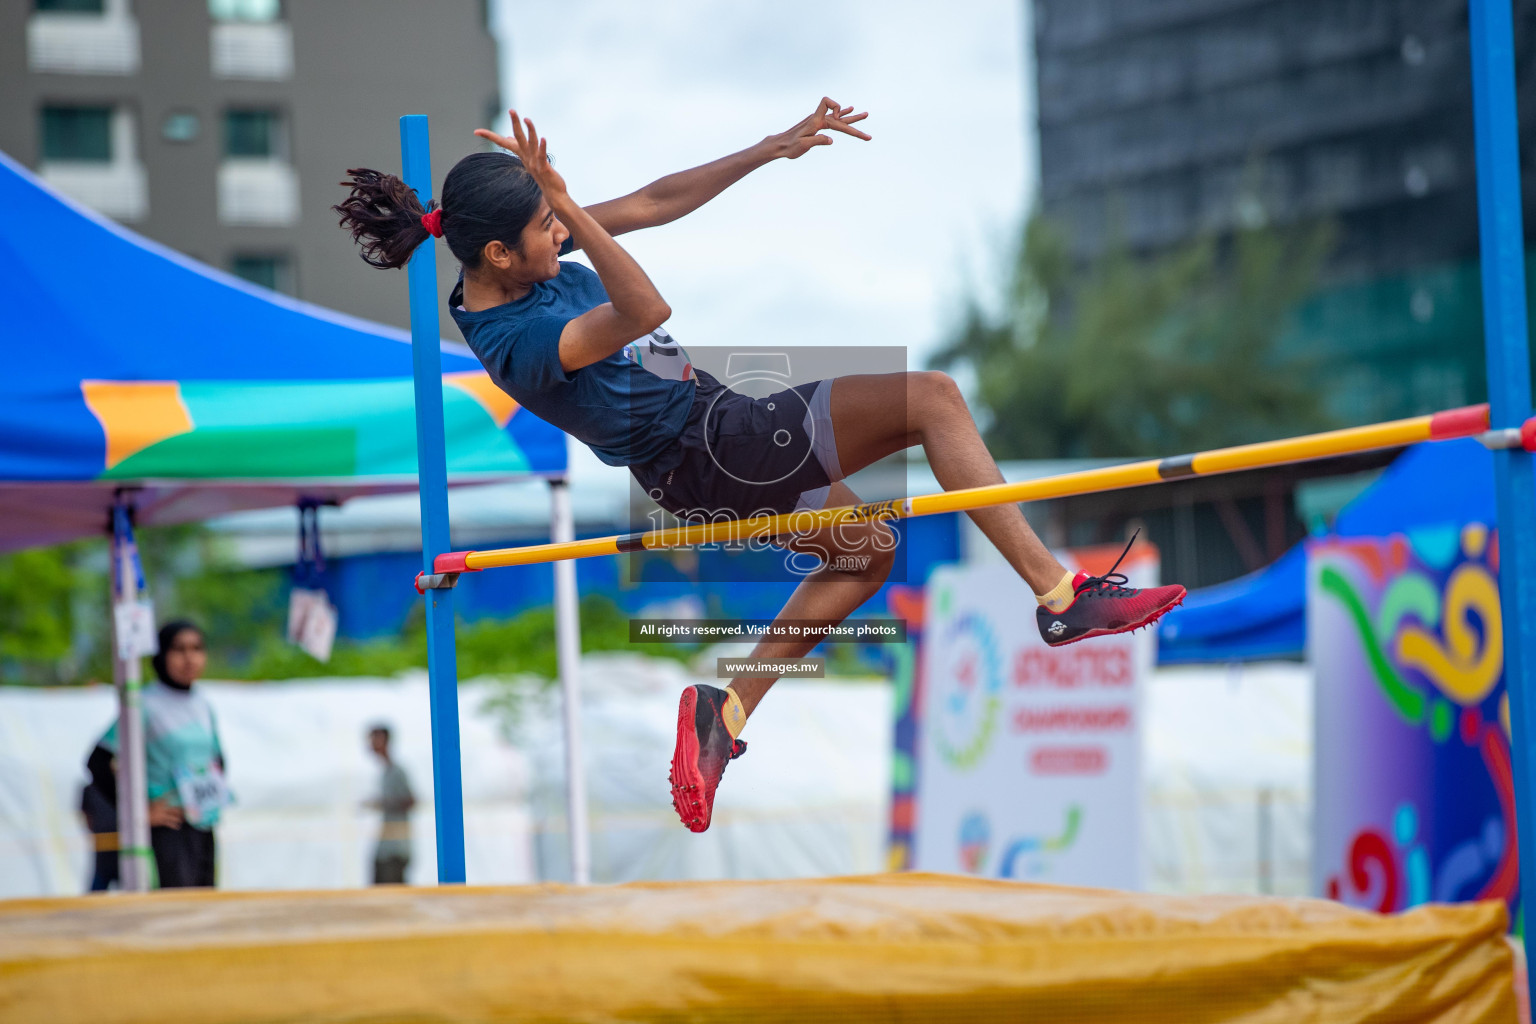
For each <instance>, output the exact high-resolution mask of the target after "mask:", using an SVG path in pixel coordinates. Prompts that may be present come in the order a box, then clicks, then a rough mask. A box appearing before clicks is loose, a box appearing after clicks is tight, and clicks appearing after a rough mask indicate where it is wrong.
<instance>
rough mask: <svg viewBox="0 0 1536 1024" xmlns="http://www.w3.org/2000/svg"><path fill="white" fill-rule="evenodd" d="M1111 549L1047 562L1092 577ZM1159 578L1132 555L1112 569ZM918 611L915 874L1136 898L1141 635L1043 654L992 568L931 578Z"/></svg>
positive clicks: (1145, 642)
mask: <svg viewBox="0 0 1536 1024" xmlns="http://www.w3.org/2000/svg"><path fill="white" fill-rule="evenodd" d="M1120 551H1121V549H1120V548H1119V547H1118V546H1117V547H1115V548H1112V549H1111V548H1082V549H1076V550H1073V551H1069V552H1064V553H1058V555H1057V557H1058V558H1060V559H1061V561H1062V563H1063V564H1064V565H1066V566H1067V567H1068V568H1070V569H1072V570H1073V571H1077V570H1079V569H1083V570H1086V571H1087V572H1090V573H1094V574H1099V573H1103V572H1106V571H1107V570H1108V569H1109V567H1110V565H1111V564H1112V563H1113V562H1114V560H1115V557H1116V556H1117V555H1119V554H1120ZM1158 568H1159V566H1158V556H1157V552H1156V549H1155V548H1153V546H1152V545H1150V544H1138V545H1136V547H1135V548H1133V549H1132V550H1131V552H1130V553H1129V554H1128V555H1126V557H1125V560H1124V561H1123V562H1122V563H1121V565H1120V567H1119V569H1118V571H1119V572H1123V573H1125V574H1126V576H1127V577H1128V578H1129V581H1130V585H1131V586H1134V587H1148V586H1156V585H1157V578H1158ZM925 605H926V614H925V616H924V618H925V622H924V628H923V652H922V658H923V669H922V684H921V685H920V687H919V693H918V698H917V699H918V702H919V709H920V710H919V717H918V740H917V754H918V756H917V764H916V772H917V786H916V797H917V799H916V801H915V803H916V825H915V829H914V837H913V838H914V842H913V867H914V868H915V869H916V870H919V871H948V872H965V873H969V874H975V875H982V876H986V877H991V878H1013V879H1020V880H1028V881H1037V882H1050V883H1056V884H1062V885H1092V886H1103V887H1108V888H1116V889H1139V888H1140V887H1141V883H1142V850H1141V794H1140V785H1141V698H1142V693H1143V690H1144V684H1145V681H1146V679H1147V677H1148V675H1149V673H1150V672H1151V668H1152V663H1153V659H1154V658H1155V656H1156V649H1155V637H1154V635H1153V632H1152V630H1150V629H1148V630H1142V631H1140V632H1138V633H1132V634H1120V635H1115V636H1105V637H1096V638H1094V639H1091V640H1082V641H1079V642H1077V643H1075V644H1068V645H1066V646H1064V647H1055V648H1053V647H1048V646H1047V645H1046V644H1045V642H1044V641H1043V640H1041V639H1040V632H1039V629H1038V627H1037V626H1036V623H1035V609H1036V607H1037V603H1036V601H1035V596H1034V594H1033V593H1031V592H1030V590H1029V588H1028V586H1026V585H1025V584H1024V582H1023V581H1022V580H1020V579H1019V577H1018V576H1017V574H1015V573H1014V572H1013V570H1012V569H1011V568H1010V567H1008V566H1007V565H1003V564H999V565H979V566H943V567H941V568H939V569H937V570H936V571H935V572H934V573H933V575H932V576H931V577H930V578H929V581H928V585H927V600H926V602H925Z"/></svg>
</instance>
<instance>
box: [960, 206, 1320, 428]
mask: <svg viewBox="0 0 1536 1024" xmlns="http://www.w3.org/2000/svg"><path fill="white" fill-rule="evenodd" d="M1332 239H1333V231H1332V228H1331V226H1330V225H1328V224H1312V225H1304V226H1298V227H1291V228H1275V227H1256V228H1249V229H1242V230H1239V231H1237V232H1235V233H1234V234H1233V235H1231V236H1230V237H1228V238H1225V239H1220V240H1218V239H1213V238H1202V239H1198V240H1196V241H1193V242H1190V243H1188V244H1185V245H1181V246H1178V247H1176V248H1174V249H1171V250H1168V251H1166V252H1163V253H1160V254H1158V255H1155V256H1152V257H1146V258H1140V257H1137V256H1135V255H1133V254H1132V253H1130V252H1129V251H1128V250H1127V249H1126V248H1125V247H1124V246H1123V245H1117V246H1114V247H1112V248H1111V249H1110V250H1109V252H1108V253H1107V254H1106V255H1105V256H1104V257H1103V258H1101V259H1100V260H1098V261H1096V262H1095V263H1094V264H1092V265H1091V266H1088V267H1086V268H1078V267H1074V266H1073V264H1072V261H1071V259H1070V258H1069V257H1068V255H1067V250H1066V246H1065V244H1064V242H1063V239H1062V236H1061V235H1060V233H1059V232H1058V231H1057V230H1056V229H1055V228H1054V227H1053V226H1052V225H1051V224H1050V223H1048V222H1047V221H1046V220H1045V219H1044V218H1043V217H1041V216H1039V215H1035V216H1032V217H1031V218H1030V219H1029V220H1028V221H1027V223H1026V224H1025V227H1024V230H1023V232H1022V237H1021V240H1020V243H1019V245H1018V248H1017V255H1016V259H1015V265H1014V268H1013V279H1012V282H1011V287H1010V289H1009V291H1008V298H1007V302H1006V304H1005V308H1004V310H1003V312H1002V314H1001V315H1000V316H997V317H989V316H988V315H986V314H985V313H984V312H982V310H981V309H980V308H979V306H978V305H977V304H976V303H975V302H974V301H972V302H970V303H968V305H967V308H966V311H965V313H964V315H963V316H962V318H961V322H960V324H959V325H958V327H957V329H956V330H955V332H954V333H953V335H952V336H951V338H950V339H949V341H948V342H947V343H946V344H945V346H944V347H943V348H942V349H941V350H940V352H939V353H938V354H937V356H936V357H935V359H934V361H933V363H934V365H935V366H936V367H938V368H949V367H953V366H955V365H957V364H962V363H964V364H969V365H970V366H971V367H972V368H973V369H974V371H975V376H976V380H977V382H978V384H977V394H976V399H977V402H978V405H979V407H980V410H979V411H980V412H981V413H982V415H981V416H980V418H981V419H982V420H983V421H984V422H985V430H984V434H985V437H986V440H987V443H988V446H989V447H990V448H991V450H992V452H993V454H994V455H996V456H997V457H999V458H1068V457H1090V456H1102V457H1131V456H1153V455H1175V454H1179V453H1183V452H1190V451H1197V450H1201V449H1205V448H1213V447H1221V446H1224V445H1230V444H1241V443H1245V442H1249V441H1258V440H1264V439H1267V438H1272V437H1277V436H1284V435H1289V434H1296V433H1303V432H1307V431H1311V430H1318V429H1323V428H1324V427H1326V426H1327V425H1329V423H1328V418H1327V416H1326V414H1325V413H1324V398H1325V394H1324V392H1325V387H1326V381H1325V379H1324V377H1323V374H1322V372H1321V369H1322V368H1321V367H1319V366H1317V365H1315V364H1312V363H1309V362H1308V361H1306V360H1303V359H1300V358H1298V357H1295V356H1291V355H1288V354H1287V353H1286V352H1284V351H1283V350H1282V346H1281V344H1280V342H1281V339H1282V336H1283V335H1284V332H1285V331H1286V330H1287V328H1288V327H1289V320H1290V314H1291V311H1292V310H1293V309H1294V308H1295V307H1296V305H1297V304H1298V303H1299V301H1300V300H1301V299H1303V298H1304V297H1305V296H1306V295H1307V294H1308V293H1309V292H1310V291H1311V290H1312V288H1313V286H1314V285H1315V283H1316V280H1317V275H1318V273H1319V271H1320V270H1321V268H1322V266H1323V262H1324V260H1325V259H1326V258H1327V255H1328V253H1329V251H1330V250H1331V248H1332Z"/></svg>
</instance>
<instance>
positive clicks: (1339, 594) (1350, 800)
mask: <svg viewBox="0 0 1536 1024" xmlns="http://www.w3.org/2000/svg"><path fill="white" fill-rule="evenodd" d="M1498 561H1499V558H1498V538H1497V537H1496V536H1495V535H1493V534H1492V533H1490V531H1489V530H1488V529H1487V528H1486V527H1485V526H1483V525H1481V524H1478V523H1473V524H1469V525H1467V526H1464V527H1455V526H1446V527H1442V528H1438V529H1426V530H1419V531H1414V532H1413V533H1411V534H1409V535H1407V536H1394V537H1388V538H1383V539H1376V538H1370V539H1329V540H1325V541H1319V542H1316V543H1314V544H1312V545H1311V546H1310V547H1309V548H1308V559H1307V578H1308V587H1307V635H1308V640H1307V643H1308V648H1309V650H1308V656H1309V660H1310V661H1311V662H1312V664H1313V665H1314V666H1315V667H1316V672H1317V704H1316V726H1315V728H1316V744H1315V758H1316V775H1317V778H1316V783H1315V789H1316V793H1317V797H1316V800H1317V803H1316V822H1317V827H1316V844H1317V846H1316V853H1315V854H1314V857H1313V864H1314V869H1313V870H1314V878H1313V884H1314V888H1315V890H1316V891H1317V892H1318V893H1319V894H1324V895H1327V896H1330V897H1332V898H1333V899H1337V900H1342V901H1343V902H1345V903H1349V904H1353V905H1355V906H1363V907H1370V908H1373V909H1376V910H1381V911H1395V910H1403V909H1405V908H1407V907H1412V906H1415V905H1417V904H1420V903H1425V902H1429V901H1431V900H1433V901H1435V902H1449V901H1455V900H1473V899H1503V900H1505V901H1507V902H1508V903H1509V904H1510V908H1511V914H1512V915H1513V913H1514V911H1515V907H1516V902H1517V895H1518V887H1519V869H1518V863H1517V860H1516V854H1515V798H1514V779H1513V772H1512V769H1511V765H1510V751H1509V700H1508V698H1507V697H1506V696H1505V693H1504V641H1503V631H1502V630H1503V625H1502V624H1503V620H1502V618H1501V617H1500V610H1499V588H1498V579H1497V574H1498Z"/></svg>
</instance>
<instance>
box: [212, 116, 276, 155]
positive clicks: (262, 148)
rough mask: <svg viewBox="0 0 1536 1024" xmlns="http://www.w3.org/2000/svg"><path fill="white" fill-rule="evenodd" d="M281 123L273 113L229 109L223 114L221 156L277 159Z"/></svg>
mask: <svg viewBox="0 0 1536 1024" xmlns="http://www.w3.org/2000/svg"><path fill="white" fill-rule="evenodd" d="M281 127H282V123H281V120H280V118H279V116H278V113H277V111H275V110H230V111H226V112H225V114H224V155H225V156H241V157H268V158H272V157H280V156H282V155H283V154H282V152H281V136H280V129H281Z"/></svg>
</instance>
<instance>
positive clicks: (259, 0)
mask: <svg viewBox="0 0 1536 1024" xmlns="http://www.w3.org/2000/svg"><path fill="white" fill-rule="evenodd" d="M208 15H209V17H211V18H213V20H214V21H277V20H278V19H279V18H281V17H282V16H283V4H282V0H208Z"/></svg>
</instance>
